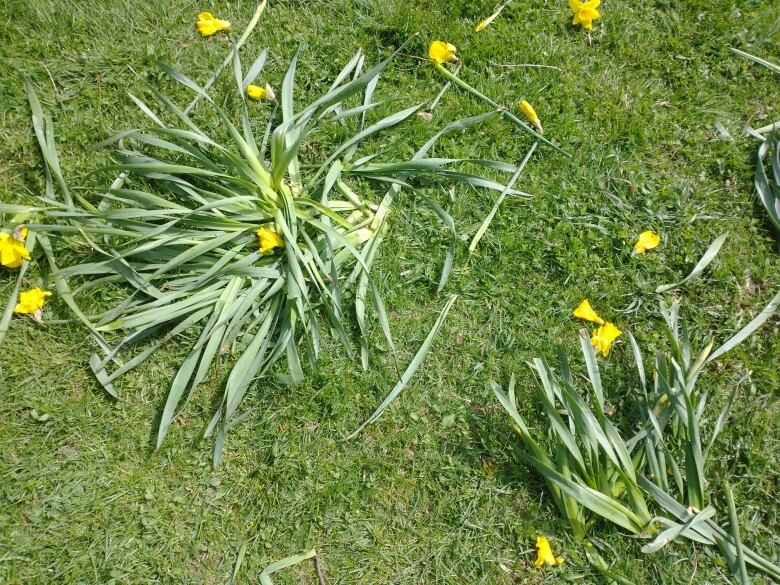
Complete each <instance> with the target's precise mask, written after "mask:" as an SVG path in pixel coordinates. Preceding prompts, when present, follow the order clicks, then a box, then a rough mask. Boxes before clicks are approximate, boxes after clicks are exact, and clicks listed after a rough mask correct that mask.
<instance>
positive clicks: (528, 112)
mask: <svg viewBox="0 0 780 585" xmlns="http://www.w3.org/2000/svg"><path fill="white" fill-rule="evenodd" d="M520 110H521V111H522V112H523V114H524V115H525V118H526V120H528V122H529V123H530V124H531V126H533V127H534V128H535V129H536V131H537V132H538V133H539V134H543V133H544V129H543V128H542V122H541V120H539V115H538V114H537V113H536V110H534V107H533V106H532V105H531V104H529V103H528V102H527V101H525V100H520Z"/></svg>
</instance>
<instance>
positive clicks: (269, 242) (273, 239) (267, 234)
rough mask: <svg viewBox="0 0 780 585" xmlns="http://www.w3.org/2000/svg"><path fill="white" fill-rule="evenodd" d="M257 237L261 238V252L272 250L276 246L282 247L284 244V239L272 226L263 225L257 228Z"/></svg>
mask: <svg viewBox="0 0 780 585" xmlns="http://www.w3.org/2000/svg"><path fill="white" fill-rule="evenodd" d="M257 237H258V238H259V239H260V253H261V254H265V253H266V252H270V251H271V250H273V249H274V248H281V247H283V246H284V240H283V239H282V238H281V237H280V236H279V234H278V233H276V231H274V230H272V229H270V228H265V227H261V228H260V229H259V230H257Z"/></svg>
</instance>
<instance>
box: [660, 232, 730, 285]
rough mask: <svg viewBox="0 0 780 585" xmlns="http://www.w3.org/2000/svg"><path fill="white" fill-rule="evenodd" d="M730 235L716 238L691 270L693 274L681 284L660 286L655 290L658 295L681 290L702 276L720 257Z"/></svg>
mask: <svg viewBox="0 0 780 585" xmlns="http://www.w3.org/2000/svg"><path fill="white" fill-rule="evenodd" d="M727 236H728V234H722V235H720V236H718V237H717V238H715V240H714V241H713V242H712V244H710V247H709V248H707V251H706V252H704V255H703V256H702V257H701V259H700V260H699V261H698V262H697V263H696V266H694V267H693V270H691V273H690V274H689V275H688V276H686V277H685V278H683V279H682V280H681V281H680V282H677V283H675V284H664V285H662V286H659V287H658V288H656V289H655V292H656V293H662V292H667V291H670V290H673V289H675V288H679V287H681V286H682V285H684V284H687V283H688V282H690V281H691V280H693V279H694V278H696V277H697V276H699V274H701V273H702V272H703V271H704V269H705V268H707V266H709V265H710V262H712V261H713V260H714V259H715V256H717V255H718V252H720V249H721V247H722V246H723V243H724V242H725V241H726V237H727Z"/></svg>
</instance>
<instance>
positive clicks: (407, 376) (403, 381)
mask: <svg viewBox="0 0 780 585" xmlns="http://www.w3.org/2000/svg"><path fill="white" fill-rule="evenodd" d="M457 298H458V296H457V295H452V296H451V297H450V298H449V300H448V301H447V302H446V303H444V307H442V310H441V312H440V313H439V317H438V318H437V319H436V322H435V323H434V324H433V327H431V330H430V332H428V336H427V337H426V338H425V341H423V343H422V345H421V346H420V349H418V350H417V353H416V354H415V355H414V358H413V359H412V361H411V362H410V363H409V365H408V366H407V367H406V370H405V371H404V373H403V374H401V378H400V379H399V380H398V382H397V383H396V385H395V386H394V387H393V389H392V390H391V391H390V393H389V394H388V395H387V397H386V398H385V399H384V400H383V401H382V404H380V405H379V406H378V407H377V409H376V410H375V411H374V412H373V414H371V416H369V417H368V418H367V419H366V420H365V422H363V424H361V425H360V426H359V427H358V428H357V429H356V430H355V432H354V433H352V434H351V435H349V436H348V437H347V439H346V440H350V439H352V438H354V437H356V436H357V435H358V434H359V433H360V432H361V431H362V430H363V429H364V428H366V427H367V426H368V425H370V424H371V423H373V422H375V421H376V420H377V419H378V418H379V417H380V416H381V415H382V413H383V412H384V411H385V409H387V407H388V406H390V404H391V403H392V402H393V401H394V400H395V399H396V398H397V397H398V395H399V394H400V393H401V391H402V390H403V389H404V388H406V385H407V384H408V383H409V381H410V380H411V379H412V377H413V376H414V374H415V373H416V372H417V370H418V369H419V367H420V365H421V364H422V363H423V361H424V360H425V357H426V356H427V355H428V352H429V351H430V349H431V345H433V340H434V339H435V338H436V335H437V334H438V333H439V329H441V326H442V325H443V324H444V320H445V319H446V317H447V313H449V311H450V309H451V308H452V305H453V303H454V302H455V301H456V300H457Z"/></svg>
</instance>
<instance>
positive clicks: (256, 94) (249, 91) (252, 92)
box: [246, 83, 265, 102]
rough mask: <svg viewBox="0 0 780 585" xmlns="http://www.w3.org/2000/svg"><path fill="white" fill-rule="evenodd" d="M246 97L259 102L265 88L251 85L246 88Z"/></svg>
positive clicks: (263, 95)
mask: <svg viewBox="0 0 780 585" xmlns="http://www.w3.org/2000/svg"><path fill="white" fill-rule="evenodd" d="M246 95H248V96H249V97H250V98H252V99H253V100H255V101H258V102H259V101H260V100H261V99H263V98H264V97H265V88H264V87H260V86H259V85H252V84H251V83H250V84H249V85H247V86H246Z"/></svg>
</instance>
